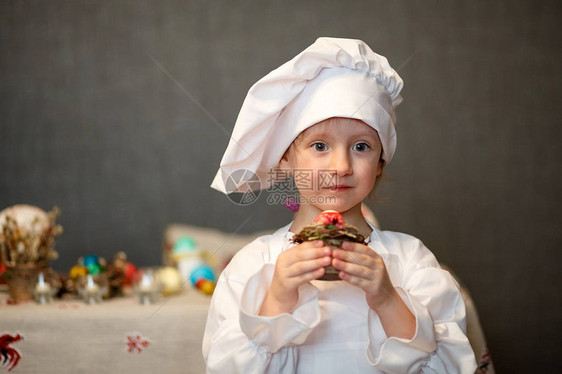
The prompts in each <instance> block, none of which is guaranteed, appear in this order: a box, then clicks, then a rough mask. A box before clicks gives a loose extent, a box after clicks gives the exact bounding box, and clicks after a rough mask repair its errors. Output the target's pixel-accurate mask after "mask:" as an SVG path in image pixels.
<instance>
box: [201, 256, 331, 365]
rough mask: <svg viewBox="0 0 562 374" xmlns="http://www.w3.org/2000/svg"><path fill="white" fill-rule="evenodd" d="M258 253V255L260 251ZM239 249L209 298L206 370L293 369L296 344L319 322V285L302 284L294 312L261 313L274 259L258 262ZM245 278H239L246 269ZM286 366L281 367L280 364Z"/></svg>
mask: <svg viewBox="0 0 562 374" xmlns="http://www.w3.org/2000/svg"><path fill="white" fill-rule="evenodd" d="M258 257H259V256H258ZM255 258H256V256H255V252H254V253H253V256H251V257H250V256H245V255H244V251H243V250H241V251H240V253H239V254H237V255H236V256H235V258H234V259H233V260H232V262H231V264H230V265H229V268H230V269H229V270H232V269H239V270H243V271H236V275H232V274H230V276H229V271H227V270H225V271H224V272H223V274H221V277H220V279H219V281H218V283H217V287H216V289H215V292H214V294H213V299H212V301H211V305H210V309H209V315H208V318H207V325H206V328H205V334H204V338H203V356H204V358H205V362H206V365H207V372H208V373H214V372H216V373H226V372H275V373H277V372H284V370H287V372H292V368H294V367H295V366H294V365H296V349H295V347H294V344H300V343H302V341H304V340H305V339H306V337H307V336H308V334H309V333H310V331H311V330H312V328H313V327H314V326H316V325H317V324H318V322H319V321H320V311H319V308H318V296H317V290H316V288H314V287H313V286H310V287H311V288H303V289H302V292H299V301H298V303H297V306H296V307H295V309H294V311H293V313H291V314H288V313H283V314H280V315H278V316H275V317H263V316H259V315H258V311H259V308H260V306H261V304H262V302H263V298H264V296H265V293H266V292H267V289H268V288H269V285H270V283H271V277H272V274H273V264H259V263H256V260H255ZM252 273H255V274H254V275H252V276H247V278H249V279H247V280H244V279H242V278H237V276H238V277H241V276H242V275H243V274H250V275H251V274H252ZM299 291H301V290H300V289H299ZM280 368H283V369H280Z"/></svg>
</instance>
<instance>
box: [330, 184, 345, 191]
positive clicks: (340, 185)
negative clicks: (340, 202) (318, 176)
mask: <svg viewBox="0 0 562 374" xmlns="http://www.w3.org/2000/svg"><path fill="white" fill-rule="evenodd" d="M349 188H351V186H347V185H345V184H338V185H336V186H331V187H326V189H328V190H330V191H342V190H347V189H349Z"/></svg>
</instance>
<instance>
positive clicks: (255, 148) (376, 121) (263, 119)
mask: <svg viewBox="0 0 562 374" xmlns="http://www.w3.org/2000/svg"><path fill="white" fill-rule="evenodd" d="M402 86H403V81H402V79H401V78H400V76H399V75H398V73H397V72H396V71H394V69H392V67H390V65H389V63H388V60H387V59H386V58H385V57H384V56H381V55H378V54H376V53H375V52H373V51H372V50H371V48H369V46H368V45H367V44H365V43H364V42H363V41H361V40H354V39H339V38H318V39H317V40H316V42H314V44H312V45H311V46H310V47H308V48H307V49H305V50H304V51H303V52H301V53H300V54H298V55H297V56H296V57H294V58H293V59H292V60H290V61H288V62H286V63H285V64H283V65H281V66H280V67H279V68H277V69H275V70H273V71H272V72H270V73H269V74H267V75H266V76H265V77H263V78H262V79H260V80H259V81H258V82H256V83H255V84H254V85H253V86H252V87H251V88H250V90H249V91H248V95H247V96H246V99H245V100H244V103H243V104H242V108H241V109H240V113H239V115H238V119H237V120H236V124H235V126H234V130H233V132H232V136H231V138H230V142H229V143H228V147H227V149H226V152H225V153H224V155H223V158H222V161H221V163H220V169H219V171H218V172H217V174H216V176H215V179H214V180H213V183H212V184H211V187H212V188H214V189H216V190H218V191H221V192H223V193H225V194H229V193H231V192H247V190H248V189H250V190H259V189H265V188H269V187H271V185H272V183H274V182H275V181H274V179H273V178H271V173H272V171H273V170H274V169H275V168H276V167H277V166H278V163H279V160H280V159H281V157H282V156H283V154H284V153H285V151H286V150H287V148H289V146H290V145H291V143H292V142H293V140H294V139H295V138H296V137H297V136H298V135H299V134H300V133H301V132H302V131H304V130H305V129H307V128H309V127H310V126H312V125H314V124H316V123H318V122H320V121H323V120H325V119H328V118H332V117H347V118H355V119H359V120H361V121H363V122H365V123H366V124H368V125H370V126H371V127H373V128H374V129H375V130H377V132H378V134H379V138H380V140H381V143H382V158H383V159H384V160H385V161H386V162H387V163H388V162H390V160H391V159H392V156H393V154H394V151H395V149H396V132H395V129H394V123H395V121H396V117H395V114H394V109H395V108H396V106H398V104H400V102H401V101H402V97H401V96H400V91H401V90H402ZM238 170H244V171H246V172H245V173H242V175H245V176H253V178H251V182H250V181H249V182H248V183H244V181H245V179H244V178H246V177H242V179H243V180H242V181H236V183H234V184H233V183H228V187H227V180H228V179H229V178H232V176H233V175H235V174H236V173H238V175H241V174H240V172H237V171H238ZM256 176H257V178H258V179H257V181H258V183H256ZM233 186H234V187H233Z"/></svg>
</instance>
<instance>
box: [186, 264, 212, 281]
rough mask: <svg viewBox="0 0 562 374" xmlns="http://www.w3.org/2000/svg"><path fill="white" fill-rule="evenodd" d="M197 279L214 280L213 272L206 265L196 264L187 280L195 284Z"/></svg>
mask: <svg viewBox="0 0 562 374" xmlns="http://www.w3.org/2000/svg"><path fill="white" fill-rule="evenodd" d="M199 279H207V280H210V281H211V282H214V281H215V273H214V272H213V269H211V268H210V267H209V266H208V265H201V266H197V267H196V268H195V269H194V270H193V271H192V272H191V275H190V277H189V280H190V281H191V284H193V285H194V286H195V285H196V284H197V281H198V280H199Z"/></svg>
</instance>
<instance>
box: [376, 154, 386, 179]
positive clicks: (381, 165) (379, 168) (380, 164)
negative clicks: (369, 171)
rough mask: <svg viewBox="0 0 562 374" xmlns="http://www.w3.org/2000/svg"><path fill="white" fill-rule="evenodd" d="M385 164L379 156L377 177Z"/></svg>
mask: <svg viewBox="0 0 562 374" xmlns="http://www.w3.org/2000/svg"><path fill="white" fill-rule="evenodd" d="M385 165H386V161H385V160H383V159H382V158H381V159H380V160H379V166H378V167H377V177H380V176H381V175H382V171H383V169H384V166H385Z"/></svg>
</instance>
